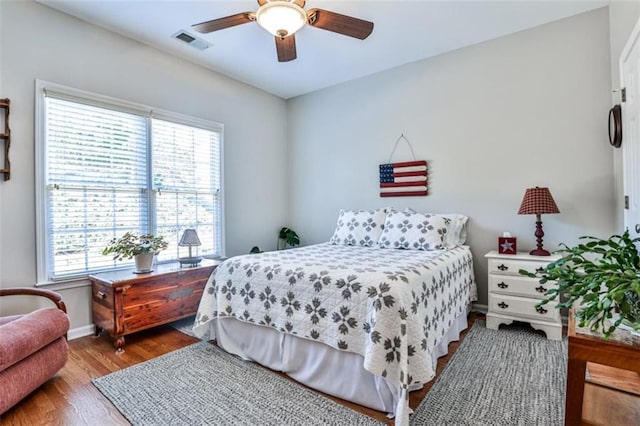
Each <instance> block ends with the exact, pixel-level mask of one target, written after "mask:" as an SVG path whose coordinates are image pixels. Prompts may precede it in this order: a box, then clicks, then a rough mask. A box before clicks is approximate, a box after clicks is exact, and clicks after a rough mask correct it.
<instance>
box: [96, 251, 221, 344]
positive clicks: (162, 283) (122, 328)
mask: <svg viewBox="0 0 640 426" xmlns="http://www.w3.org/2000/svg"><path fill="white" fill-rule="evenodd" d="M220 263H222V261H214V260H204V261H203V262H202V263H201V264H200V265H198V266H196V267H191V268H180V265H179V264H178V263H171V264H160V265H157V266H156V268H155V270H154V271H152V272H149V273H146V274H134V273H133V269H126V270H120V271H113V272H106V273H101V274H95V275H90V276H89V280H90V281H91V288H92V293H93V298H92V299H93V303H92V309H93V324H94V326H95V334H96V336H98V335H99V334H100V333H101V332H102V331H103V330H104V331H106V332H107V333H109V336H111V338H112V339H114V341H115V347H116V353H122V352H123V349H122V348H123V347H124V336H126V335H128V334H131V333H135V332H137V331H140V330H145V329H147V328H151V327H156V326H159V325H162V324H166V323H168V322H172V321H176V320H179V319H181V318H186V317H189V316H192V315H195V313H196V311H197V310H198V304H199V303H200V298H201V296H202V291H203V289H204V286H205V284H206V283H207V280H208V279H209V276H210V275H211V273H212V272H213V271H214V269H215V268H216V267H217V266H218V265H219V264H220Z"/></svg>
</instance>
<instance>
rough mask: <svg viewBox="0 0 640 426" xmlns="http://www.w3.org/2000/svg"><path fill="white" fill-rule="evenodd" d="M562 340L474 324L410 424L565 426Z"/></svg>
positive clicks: (525, 330) (526, 330)
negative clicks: (491, 328) (490, 328)
mask: <svg viewBox="0 0 640 426" xmlns="http://www.w3.org/2000/svg"><path fill="white" fill-rule="evenodd" d="M566 380H567V341H566V338H565V339H564V340H563V341H553V340H547V339H546V338H545V337H544V334H538V333H536V332H534V331H532V330H531V329H530V328H525V327H523V326H510V327H509V328H502V329H500V330H488V329H487V328H485V325H484V322H481V321H476V322H475V323H474V324H473V328H472V329H471V330H470V331H469V333H467V336H466V337H465V338H464V340H463V342H462V344H461V345H460V347H459V348H458V350H457V351H456V352H455V354H454V355H453V357H452V358H451V360H450V361H449V363H448V364H447V366H446V367H445V369H444V371H443V372H442V373H441V374H440V376H438V378H437V380H436V382H435V383H434V385H433V387H432V388H431V389H430V390H429V393H427V396H426V397H425V399H424V400H423V401H422V402H421V403H420V405H419V407H418V408H417V410H416V411H415V413H414V414H413V415H412V416H411V424H412V425H438V426H440V425H456V426H486V425H492V426H514V425H519V426H529V425H531V426H534V425H535V426H538V425H545V426H555V425H563V424H564V401H565V396H564V395H565V386H566Z"/></svg>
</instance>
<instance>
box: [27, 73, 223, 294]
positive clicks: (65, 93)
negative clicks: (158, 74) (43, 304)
mask: <svg viewBox="0 0 640 426" xmlns="http://www.w3.org/2000/svg"><path fill="white" fill-rule="evenodd" d="M47 93H49V94H52V95H55V97H56V98H58V99H65V100H68V101H72V102H80V103H84V104H88V105H92V106H95V107H100V108H107V109H112V110H117V111H121V112H125V113H132V114H136V115H140V116H143V117H146V120H147V126H148V128H149V134H148V138H147V153H148V159H147V167H151V166H152V164H153V158H152V153H151V128H152V127H151V126H152V125H151V119H159V120H165V121H169V122H173V123H176V124H182V125H185V126H191V127H197V128H201V129H205V130H210V131H214V132H218V133H219V135H220V138H219V153H218V154H219V158H220V193H219V197H220V230H219V231H220V243H221V247H220V255H221V256H225V254H226V239H225V191H224V125H223V124H221V123H217V122H214V121H211V120H205V119H201V118H197V117H192V116H188V115H184V114H180V113H176V112H172V111H167V110H162V109H158V108H153V107H150V106H146V105H143V104H138V103H134V102H129V101H125V100H122V99H117V98H113V97H110V96H106V95H100V94H97V93H92V92H88V91H84V90H80V89H75V88H72V87H68V86H63V85H60V84H56V83H51V82H47V81H43V80H36V81H35V135H34V136H35V195H36V197H35V198H36V199H35V205H36V286H43V285H48V284H58V283H64V282H71V281H78V280H81V279H86V277H87V276H88V274H86V273H79V274H77V275H73V276H71V275H69V276H65V277H57V278H52V277H50V276H49V268H50V266H51V265H50V264H49V256H48V255H47V247H48V241H47V235H48V228H47V223H48V220H47V219H48V216H47V215H48V211H47V198H46V196H47V190H46V189H47V188H46V179H47V172H46V165H47V147H46V133H47V129H46V121H45V116H46V100H45V98H46V95H47ZM148 175H149V176H150V173H148ZM147 185H148V188H147V189H148V192H149V193H150V192H151V191H153V188H152V186H151V184H150V182H149V181H148V182H147ZM149 197H150V200H151V202H150V203H149V210H150V211H151V209H153V208H155V205H154V202H153V197H152V196H151V194H150V195H149ZM155 226H156V220H155V215H154V214H150V221H149V227H150V229H155ZM105 244H106V243H105ZM172 261H176V259H173V260H170V261H169V262H172ZM116 269H117V268H116ZM89 274H90V273H89Z"/></svg>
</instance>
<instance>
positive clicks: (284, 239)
mask: <svg viewBox="0 0 640 426" xmlns="http://www.w3.org/2000/svg"><path fill="white" fill-rule="evenodd" d="M298 245H300V237H298V234H296V231H294V230H293V229H291V228H286V227H284V228H282V229H280V232H279V233H278V242H277V243H276V249H277V250H280V249H285V248H287V246H289V247H295V246H298Z"/></svg>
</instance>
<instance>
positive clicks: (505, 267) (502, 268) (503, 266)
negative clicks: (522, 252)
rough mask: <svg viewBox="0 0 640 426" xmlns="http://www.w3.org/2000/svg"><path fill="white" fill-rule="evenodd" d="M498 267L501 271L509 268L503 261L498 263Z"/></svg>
mask: <svg viewBox="0 0 640 426" xmlns="http://www.w3.org/2000/svg"><path fill="white" fill-rule="evenodd" d="M498 269H500V270H501V271H506V270H507V269H509V267H508V266H507V265H505V264H504V263H501V264H500V265H498Z"/></svg>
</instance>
